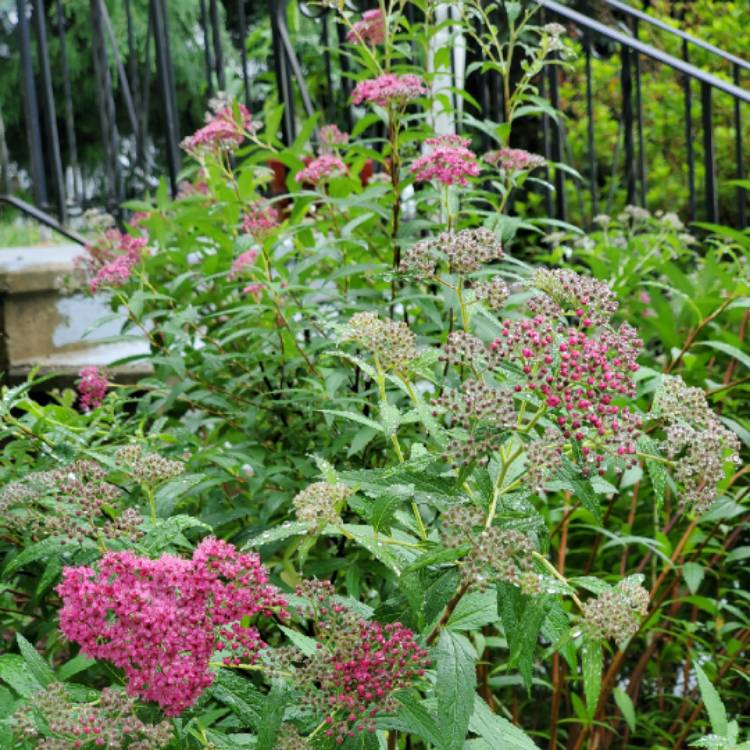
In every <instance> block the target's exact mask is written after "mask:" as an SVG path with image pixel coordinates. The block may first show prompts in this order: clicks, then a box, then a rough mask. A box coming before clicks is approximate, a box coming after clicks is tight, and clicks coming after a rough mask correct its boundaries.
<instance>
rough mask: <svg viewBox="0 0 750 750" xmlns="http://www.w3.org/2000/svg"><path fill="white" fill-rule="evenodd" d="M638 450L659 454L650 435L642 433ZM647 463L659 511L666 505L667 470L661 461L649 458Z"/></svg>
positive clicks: (653, 454) (649, 453)
mask: <svg viewBox="0 0 750 750" xmlns="http://www.w3.org/2000/svg"><path fill="white" fill-rule="evenodd" d="M638 450H639V451H640V452H641V453H645V454H646V455H648V456H658V455H659V451H658V449H657V447H656V445H655V443H654V441H653V440H651V438H650V437H648V435H641V436H640V437H639V438H638ZM645 463H646V469H648V477H649V479H650V480H651V487H652V488H653V490H654V497H655V498H656V512H657V513H659V511H661V508H662V506H663V505H664V492H665V490H666V488H667V470H666V469H665V468H664V464H663V463H661V462H660V461H654V460H651V459H648V458H647V459H646V460H645Z"/></svg>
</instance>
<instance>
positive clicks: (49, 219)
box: [0, 194, 86, 245]
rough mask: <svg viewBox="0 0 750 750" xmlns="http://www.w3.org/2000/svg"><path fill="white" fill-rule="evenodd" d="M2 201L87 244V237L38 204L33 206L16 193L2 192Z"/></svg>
mask: <svg viewBox="0 0 750 750" xmlns="http://www.w3.org/2000/svg"><path fill="white" fill-rule="evenodd" d="M0 203H7V204H8V205H9V206H13V208H17V209H18V210H19V211H20V212H21V213H24V214H26V215H27V216H30V217H31V218H32V219H35V220H36V221H38V222H39V223H40V224H44V225H45V226H48V227H49V228H50V229H54V230H55V232H58V233H59V234H61V235H63V237H67V238H68V239H69V240H73V242H77V243H78V244H79V245H85V244H86V239H85V238H84V237H82V236H81V235H80V234H78V232H74V231H73V230H72V229H68V228H67V227H64V226H63V225H62V224H60V222H59V221H57V219H55V218H54V217H53V216H50V215H49V214H47V213H45V212H44V211H40V210H39V209H38V208H37V207H36V206H32V205H31V204H30V203H27V202H26V201H22V200H21V199H20V198H16V197H15V196H14V195H4V194H0Z"/></svg>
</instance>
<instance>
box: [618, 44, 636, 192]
mask: <svg viewBox="0 0 750 750" xmlns="http://www.w3.org/2000/svg"><path fill="white" fill-rule="evenodd" d="M630 54H631V53H630V49H629V48H628V47H626V46H625V45H623V46H622V48H621V50H620V88H621V90H622V127H623V135H624V139H625V188H626V191H627V201H628V203H629V204H631V205H632V204H635V200H636V199H635V144H634V140H633V78H632V76H631V68H630Z"/></svg>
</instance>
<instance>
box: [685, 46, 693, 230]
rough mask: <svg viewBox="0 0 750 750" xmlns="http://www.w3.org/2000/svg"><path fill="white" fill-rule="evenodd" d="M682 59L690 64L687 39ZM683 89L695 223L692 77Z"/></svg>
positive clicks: (690, 216)
mask: <svg viewBox="0 0 750 750" xmlns="http://www.w3.org/2000/svg"><path fill="white" fill-rule="evenodd" d="M682 59H683V60H684V61H685V62H690V54H689V52H688V43H687V40H686V39H683V41H682ZM682 85H683V88H684V90H685V144H686V148H687V167H688V219H689V220H690V221H695V154H694V153H693V92H692V89H691V87H690V77H689V76H687V75H686V76H685V77H684V79H683V83H682Z"/></svg>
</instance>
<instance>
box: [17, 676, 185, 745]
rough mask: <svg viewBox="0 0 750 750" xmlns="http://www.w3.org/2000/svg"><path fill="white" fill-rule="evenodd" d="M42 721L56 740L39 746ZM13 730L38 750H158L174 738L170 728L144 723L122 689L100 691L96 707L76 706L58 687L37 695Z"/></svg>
mask: <svg viewBox="0 0 750 750" xmlns="http://www.w3.org/2000/svg"><path fill="white" fill-rule="evenodd" d="M37 717H41V718H42V719H43V721H44V724H45V725H46V726H47V728H48V729H49V731H50V733H51V734H52V736H53V737H54V738H55V739H51V738H48V739H46V740H43V741H42V742H41V744H38V743H39V741H40V731H39V725H38V718H37ZM13 725H14V729H15V731H16V732H17V733H18V735H19V738H24V739H26V740H28V741H30V742H31V745H29V746H32V745H33V747H36V748H39V749H40V750H75V749H76V748H84V747H85V748H99V747H101V748H129V749H131V750H160V748H164V747H166V746H167V745H169V744H170V743H171V741H172V739H173V729H172V724H171V722H169V721H161V722H159V723H158V724H147V723H145V722H144V721H142V720H141V719H140V717H139V716H138V712H137V706H136V704H135V701H134V700H133V699H132V698H131V697H129V696H128V695H126V694H125V693H124V692H122V691H120V690H114V689H112V688H104V690H102V692H101V695H100V696H99V698H98V699H97V700H96V701H95V702H94V703H77V702H73V701H72V700H71V696H70V695H69V693H68V691H67V690H66V687H65V685H64V684H63V683H62V682H53V683H52V684H51V685H50V686H49V687H47V688H45V689H44V690H39V691H37V692H35V693H34V694H33V696H32V700H30V701H28V702H27V703H25V704H24V705H23V707H22V708H20V709H19V710H18V711H16V713H15V715H14V717H13Z"/></svg>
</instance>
